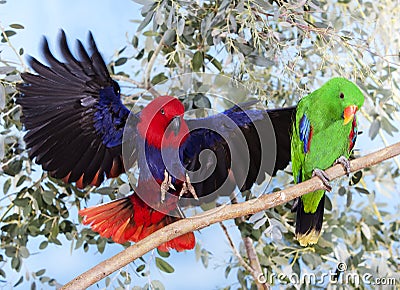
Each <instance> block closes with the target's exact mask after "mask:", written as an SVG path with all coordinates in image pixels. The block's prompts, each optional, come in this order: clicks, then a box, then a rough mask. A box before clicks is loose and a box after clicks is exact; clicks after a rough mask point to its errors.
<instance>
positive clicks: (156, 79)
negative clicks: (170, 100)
mask: <svg viewBox="0 0 400 290" xmlns="http://www.w3.org/2000/svg"><path fill="white" fill-rule="evenodd" d="M167 79H168V78H167V77H166V76H165V75H164V73H159V74H158V75H155V76H154V77H153V79H152V80H151V84H152V85H156V84H159V83H162V82H163V81H165V80H167Z"/></svg>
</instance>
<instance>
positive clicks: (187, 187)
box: [179, 173, 199, 200]
mask: <svg viewBox="0 0 400 290" xmlns="http://www.w3.org/2000/svg"><path fill="white" fill-rule="evenodd" d="M187 192H190V193H191V194H192V196H193V197H194V198H195V199H196V200H199V198H198V197H197V194H196V190H195V189H194V187H193V185H192V184H191V183H190V177H189V175H188V174H187V173H186V181H184V182H183V185H182V190H181V192H180V193H179V198H181V197H182V195H184V194H185V193H187Z"/></svg>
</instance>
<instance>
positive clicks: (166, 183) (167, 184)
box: [160, 170, 176, 202]
mask: <svg viewBox="0 0 400 290" xmlns="http://www.w3.org/2000/svg"><path fill="white" fill-rule="evenodd" d="M160 187H161V202H164V200H165V196H166V194H167V192H168V190H169V189H170V188H172V189H173V190H176V189H175V187H174V185H173V184H172V178H171V175H169V173H168V171H167V170H165V171H164V180H163V182H162V183H161V186H160Z"/></svg>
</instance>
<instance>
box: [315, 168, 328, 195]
mask: <svg viewBox="0 0 400 290" xmlns="http://www.w3.org/2000/svg"><path fill="white" fill-rule="evenodd" d="M312 176H313V177H314V176H317V177H318V178H319V179H321V181H322V183H323V184H324V186H325V189H326V190H327V191H331V190H332V186H331V185H330V184H329V181H331V179H330V178H329V176H328V174H326V172H325V171H323V170H321V169H318V168H315V169H314V171H313V173H312Z"/></svg>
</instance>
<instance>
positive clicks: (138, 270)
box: [136, 264, 146, 273]
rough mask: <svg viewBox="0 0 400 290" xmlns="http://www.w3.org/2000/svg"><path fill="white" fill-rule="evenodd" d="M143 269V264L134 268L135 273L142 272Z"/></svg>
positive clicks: (144, 266)
mask: <svg viewBox="0 0 400 290" xmlns="http://www.w3.org/2000/svg"><path fill="white" fill-rule="evenodd" d="M145 268H146V265H145V264H142V265H140V266H138V267H137V268H136V272H137V273H139V272H142V271H143V270H144V269H145Z"/></svg>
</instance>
